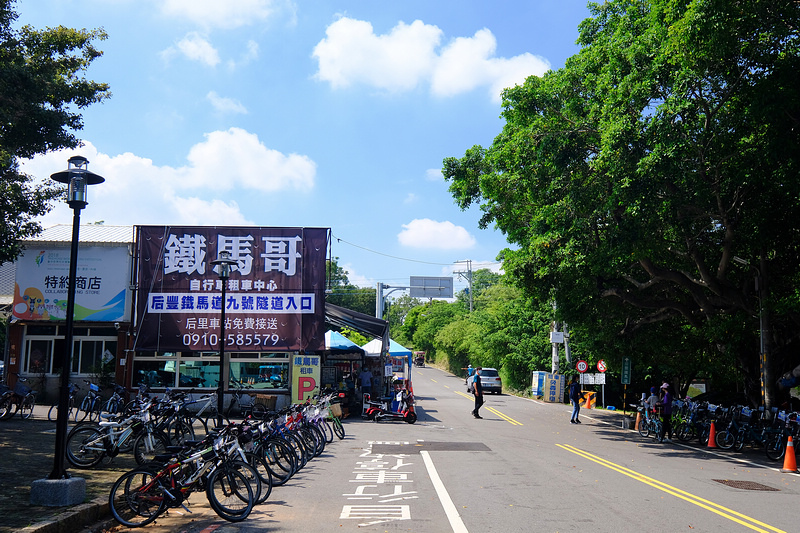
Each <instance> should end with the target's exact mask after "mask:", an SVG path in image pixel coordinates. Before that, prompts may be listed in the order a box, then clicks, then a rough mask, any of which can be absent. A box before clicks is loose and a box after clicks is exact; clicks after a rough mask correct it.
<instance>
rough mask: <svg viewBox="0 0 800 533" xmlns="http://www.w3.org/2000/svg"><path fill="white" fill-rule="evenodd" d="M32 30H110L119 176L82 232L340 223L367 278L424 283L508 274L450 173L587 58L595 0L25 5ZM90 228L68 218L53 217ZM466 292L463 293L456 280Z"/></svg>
mask: <svg viewBox="0 0 800 533" xmlns="http://www.w3.org/2000/svg"><path fill="white" fill-rule="evenodd" d="M16 10H17V12H18V13H19V15H20V17H19V19H18V21H17V25H22V24H30V25H32V26H34V27H37V28H44V27H54V26H58V25H64V26H67V27H73V28H89V29H91V28H99V27H102V28H104V29H105V30H106V32H107V33H108V39H107V40H106V41H101V42H98V43H97V46H98V47H99V48H100V49H101V50H103V51H104V55H103V57H101V58H99V59H98V60H96V61H95V62H94V64H93V65H92V66H91V67H90V69H89V72H88V74H87V77H89V78H90V79H94V80H96V81H103V82H107V83H108V84H109V85H110V86H111V92H112V93H113V96H112V97H111V98H110V99H109V100H107V101H105V102H104V103H102V104H95V105H93V106H91V107H90V108H88V109H87V110H85V111H84V113H83V116H84V123H85V127H84V129H83V130H82V131H81V132H80V133H79V136H80V138H81V139H83V140H84V142H85V146H84V147H82V148H80V149H78V150H74V151H64V152H56V153H50V154H47V155H45V156H42V157H37V158H35V159H34V160H31V161H27V162H25V163H24V165H23V169H24V170H25V171H26V172H28V173H29V174H32V175H34V176H36V177H37V178H41V179H48V177H49V175H50V174H52V173H53V172H56V171H59V170H62V169H64V168H65V167H66V161H67V158H68V157H70V156H71V155H74V154H79V155H83V156H85V157H86V158H88V159H89V161H90V164H89V168H90V170H92V171H94V172H96V173H98V174H100V175H102V176H103V177H105V178H106V182H105V183H103V184H101V185H97V186H94V187H92V188H90V190H89V205H88V207H87V208H86V209H85V210H84V211H83V212H82V222H84V223H90V222H95V221H100V220H102V221H104V223H105V224H109V225H133V224H170V225H256V226H305V227H330V228H331V229H332V232H333V235H334V240H333V255H334V256H338V257H339V264H340V265H342V266H343V267H345V268H346V269H347V270H348V272H349V277H350V280H351V281H352V282H354V283H356V284H358V285H361V286H370V287H374V286H375V283H376V282H378V281H380V282H383V283H386V284H389V285H395V286H402V285H408V282H409V276H445V275H449V273H451V272H452V271H453V270H454V269H455V270H464V268H465V267H464V265H463V264H455V262H456V261H460V260H465V259H470V260H472V261H473V268H480V267H481V266H483V265H490V264H492V265H493V266H495V267H496V266H497V265H496V264H494V260H495V258H496V256H497V253H498V252H499V251H500V250H501V249H503V248H504V247H506V246H507V244H506V241H505V239H504V236H503V235H502V234H501V233H500V232H499V231H495V230H492V229H488V230H480V229H479V228H478V220H479V218H480V212H479V210H478V209H477V208H473V209H470V210H468V211H464V212H462V211H461V210H460V209H459V208H458V207H457V206H456V205H455V203H454V202H453V199H452V196H451V195H450V194H449V193H448V191H447V185H448V184H447V183H446V182H445V181H444V180H443V179H442V177H441V173H440V170H441V167H442V160H443V159H444V158H446V157H449V156H455V157H460V156H462V155H463V154H464V151H465V150H466V149H468V148H469V147H471V146H473V145H475V144H481V145H483V146H488V145H490V144H491V142H492V139H493V138H494V137H495V136H496V135H497V134H498V133H499V132H500V130H501V128H502V121H501V120H500V118H499V115H500V112H501V107H500V89H501V88H502V87H507V86H511V85H513V84H516V83H522V81H523V80H524V79H525V77H526V76H528V75H531V74H537V75H541V74H542V73H543V72H545V71H546V70H547V69H548V68H553V69H557V68H560V67H562V66H563V65H564V62H565V60H566V58H567V57H569V56H571V55H573V54H575V53H576V52H577V51H578V48H577V46H576V45H575V41H576V39H577V36H578V29H577V28H578V24H579V23H580V21H582V20H583V19H585V18H586V17H587V16H588V14H589V13H588V10H587V7H586V2H584V1H583V0H540V1H535V0H534V1H532V0H527V1H499V2H484V1H473V0H459V1H430V0H421V1H416V0H405V1H395V2H377V1H372V2H368V1H361V2H346V1H336V2H320V1H316V2H315V1H310V2H292V1H288V0H277V1H271V0H226V1H220V0H18V2H17V4H16ZM41 221H42V223H43V224H44V225H45V226H50V225H52V224H58V223H66V224H70V223H71V221H72V212H71V211H70V210H69V209H68V208H67V206H66V205H59V206H57V208H56V209H55V210H54V211H53V212H52V213H50V214H48V215H47V216H46V217H44V218H43V219H42V220H41ZM455 285H456V290H458V289H460V288H462V287H463V286H464V282H463V281H459V280H458V279H456V284H455Z"/></svg>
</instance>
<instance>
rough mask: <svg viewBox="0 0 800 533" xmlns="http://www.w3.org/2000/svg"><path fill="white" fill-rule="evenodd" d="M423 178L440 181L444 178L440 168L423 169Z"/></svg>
mask: <svg viewBox="0 0 800 533" xmlns="http://www.w3.org/2000/svg"><path fill="white" fill-rule="evenodd" d="M425 179H427V180H428V181H442V180H443V179H444V178H443V177H442V169H440V168H429V169H428V170H426V171H425Z"/></svg>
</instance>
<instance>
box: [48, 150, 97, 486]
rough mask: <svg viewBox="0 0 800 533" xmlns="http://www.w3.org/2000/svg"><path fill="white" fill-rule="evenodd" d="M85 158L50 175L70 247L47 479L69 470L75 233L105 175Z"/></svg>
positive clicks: (73, 159) (64, 476)
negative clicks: (60, 192)
mask: <svg viewBox="0 0 800 533" xmlns="http://www.w3.org/2000/svg"><path fill="white" fill-rule="evenodd" d="M88 166H89V160H88V159H86V158H85V157H81V156H79V155H76V156H73V157H70V158H69V160H68V162H67V170H62V171H61V172H56V173H55V174H52V175H51V176H50V177H51V178H52V179H54V180H55V181H57V182H59V183H66V184H67V185H68V187H67V205H69V206H70V207H71V208H72V212H73V216H72V245H71V246H72V247H71V249H70V254H69V284H68V287H67V316H66V325H65V329H66V331H65V333H64V355H63V356H62V358H61V388H60V389H59V395H58V405H59V409H58V418H57V419H56V450H55V460H54V463H53V471H52V472H51V473H50V477H49V479H67V478H69V474H68V473H67V470H66V467H65V466H64V460H65V459H66V455H67V418H68V415H69V413H68V412H67V409H66V405H67V404H68V403H69V379H70V370H71V368H72V355H73V353H72V352H73V348H74V347H73V345H72V324H73V321H74V318H75V317H74V315H75V280H76V278H77V274H78V237H79V234H80V227H81V209H83V208H84V207H86V206H87V205H88V202H87V201H86V189H87V187H88V186H89V185H96V184H98V183H103V182H104V181H105V178H103V177H101V176H98V175H97V174H95V173H93V172H89V168H88Z"/></svg>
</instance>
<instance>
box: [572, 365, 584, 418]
mask: <svg viewBox="0 0 800 533" xmlns="http://www.w3.org/2000/svg"><path fill="white" fill-rule="evenodd" d="M583 399H584V394H583V391H582V390H581V384H580V383H578V376H577V375H575V376H572V381H571V382H570V384H569V401H570V403H571V404H572V418H570V420H569V423H570V424H580V423H581V421H580V420H578V413H580V412H581V404H580V402H581V400H583Z"/></svg>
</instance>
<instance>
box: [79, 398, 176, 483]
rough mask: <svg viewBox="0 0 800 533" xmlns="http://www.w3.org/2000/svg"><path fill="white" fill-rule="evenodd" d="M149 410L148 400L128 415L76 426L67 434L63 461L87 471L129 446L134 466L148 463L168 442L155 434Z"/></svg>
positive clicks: (150, 402)
mask: <svg viewBox="0 0 800 533" xmlns="http://www.w3.org/2000/svg"><path fill="white" fill-rule="evenodd" d="M151 407H152V400H151V401H149V402H147V403H146V404H144V405H143V406H142V407H141V408H140V410H139V412H138V413H137V414H135V415H132V416H128V417H113V418H115V419H113V420H108V421H102V422H99V423H94V422H83V423H81V424H78V425H77V426H75V427H74V428H72V430H71V431H70V432H69V434H67V461H69V463H70V464H71V465H72V466H74V467H76V468H91V467H93V466H96V465H98V464H99V463H100V462H101V461H102V460H103V459H105V458H106V457H108V458H112V459H113V458H114V457H116V456H117V455H119V454H120V453H121V452H123V451H125V450H126V447H128V446H130V444H131V443H132V446H131V448H132V450H133V455H134V458H135V459H136V462H137V464H140V465H141V464H144V463H147V462H149V461H152V460H153V458H154V457H155V456H156V455H158V454H161V453H164V451H165V450H166V449H167V446H168V445H169V440H168V439H167V437H166V435H164V434H163V433H161V432H157V431H155V429H154V427H153V423H152V420H151V416H150V408H151ZM103 416H104V417H105V416H108V415H103Z"/></svg>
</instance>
